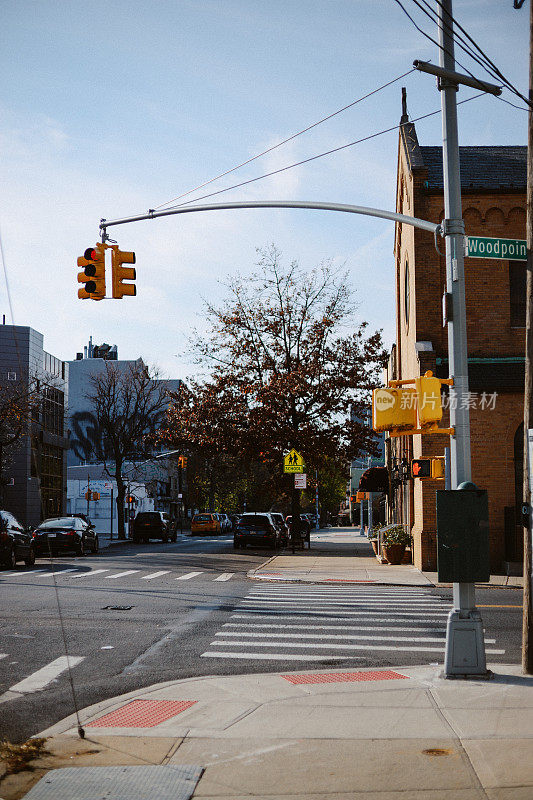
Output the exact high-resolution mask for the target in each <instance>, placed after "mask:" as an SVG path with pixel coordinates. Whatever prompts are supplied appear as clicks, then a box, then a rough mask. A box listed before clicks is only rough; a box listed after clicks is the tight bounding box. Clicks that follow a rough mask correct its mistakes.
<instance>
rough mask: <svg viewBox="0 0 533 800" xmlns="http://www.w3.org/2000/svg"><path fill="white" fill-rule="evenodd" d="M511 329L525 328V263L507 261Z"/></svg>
mask: <svg viewBox="0 0 533 800" xmlns="http://www.w3.org/2000/svg"><path fill="white" fill-rule="evenodd" d="M509 295H510V299H511V328H525V327H526V262H525V261H509Z"/></svg>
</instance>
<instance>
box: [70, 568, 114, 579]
mask: <svg viewBox="0 0 533 800" xmlns="http://www.w3.org/2000/svg"><path fill="white" fill-rule="evenodd" d="M99 572H109V569H93V570H91V571H90V572H81V573H80V574H79V575H73V576H72V577H73V578H90V577H92V576H93V575H98V573H99Z"/></svg>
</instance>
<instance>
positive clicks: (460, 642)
mask: <svg viewBox="0 0 533 800" xmlns="http://www.w3.org/2000/svg"><path fill="white" fill-rule="evenodd" d="M438 13H439V44H440V51H439V64H440V66H441V68H442V69H443V70H445V71H446V72H454V71H455V56H454V41H453V23H452V3H451V0H442V2H441V3H439V5H438ZM439 89H440V91H441V106H442V158H443V169H444V216H445V220H444V236H445V240H446V291H447V292H448V294H451V296H452V319H451V320H449V321H448V359H449V375H450V377H453V381H454V383H453V386H451V387H450V426H451V427H453V428H455V434H454V436H452V437H451V448H450V449H451V459H450V462H451V463H450V467H451V488H452V489H457V488H458V487H459V485H460V484H461V483H463V482H464V481H471V479H472V472H471V464H470V412H469V408H468V404H467V403H462V402H461V400H462V398H463V397H467V393H468V349H467V337H466V301H465V272H464V247H465V238H464V237H465V226H464V221H463V211H462V205H461V171H460V165H459V139H458V133H457V97H456V94H457V90H458V84H457V82H456V81H453V80H451V79H449V78H447V77H441V78H439ZM486 672H487V665H486V661H485V641H484V638H483V622H482V619H481V615H480V613H479V611H478V610H477V608H476V599H475V586H474V584H473V583H454V584H453V610H452V611H450V614H449V615H448V625H447V629H446V654H445V659H444V674H445V675H446V677H454V676H456V675H465V674H470V675H483V674H485V673H486Z"/></svg>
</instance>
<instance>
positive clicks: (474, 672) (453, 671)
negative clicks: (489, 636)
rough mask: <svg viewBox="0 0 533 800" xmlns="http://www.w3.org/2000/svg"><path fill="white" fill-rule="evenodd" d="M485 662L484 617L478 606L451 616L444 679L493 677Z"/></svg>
mask: <svg viewBox="0 0 533 800" xmlns="http://www.w3.org/2000/svg"><path fill="white" fill-rule="evenodd" d="M491 675H492V673H491V672H490V670H487V664H486V661H485V639H484V636H483V620H482V619H481V615H480V613H479V611H478V610H477V609H469V610H467V611H458V610H457V609H454V610H453V611H450V613H449V615H448V624H447V626H446V653H445V656H444V672H443V677H444V678H476V677H477V678H490V677H491Z"/></svg>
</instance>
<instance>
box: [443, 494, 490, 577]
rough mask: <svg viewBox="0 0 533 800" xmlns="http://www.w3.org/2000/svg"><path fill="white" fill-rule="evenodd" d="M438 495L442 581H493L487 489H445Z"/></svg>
mask: <svg viewBox="0 0 533 800" xmlns="http://www.w3.org/2000/svg"><path fill="white" fill-rule="evenodd" d="M470 486H472V487H473V484H470ZM436 494H437V569H438V580H439V582H440V583H479V582H486V581H488V580H490V563H489V500H488V495H487V491H486V489H477V488H472V489H470V488H469V489H454V490H451V491H448V490H441V491H438V492H437V493H436Z"/></svg>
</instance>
